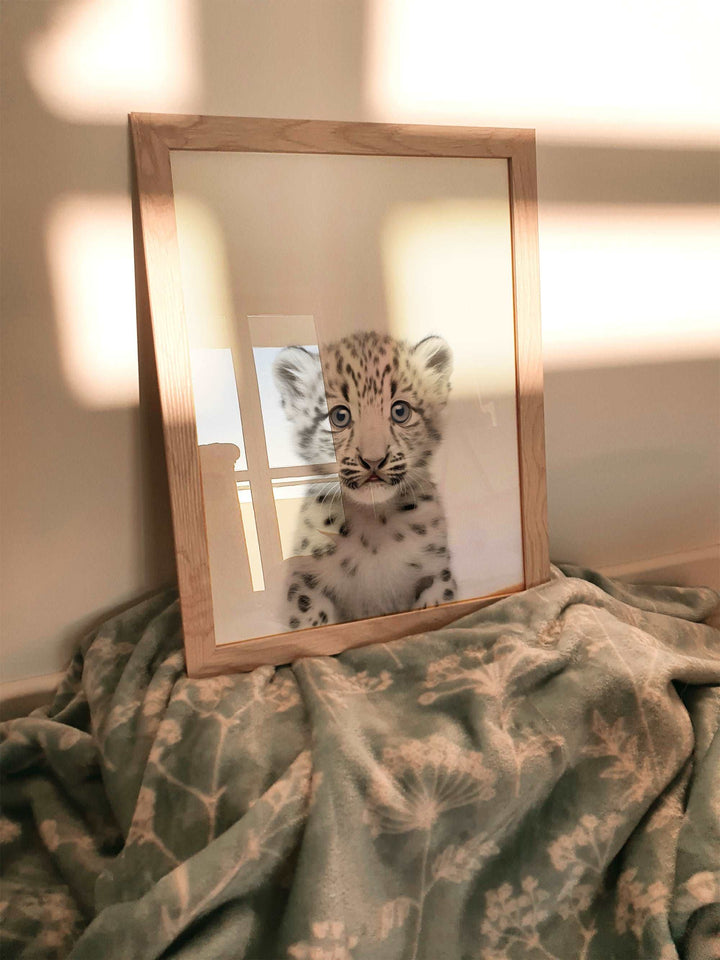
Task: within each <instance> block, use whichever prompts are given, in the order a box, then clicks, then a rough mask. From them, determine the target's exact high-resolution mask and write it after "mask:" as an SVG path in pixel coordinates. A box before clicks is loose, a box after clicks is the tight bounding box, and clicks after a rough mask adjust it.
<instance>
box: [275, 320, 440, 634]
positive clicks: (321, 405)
mask: <svg viewBox="0 0 720 960" xmlns="http://www.w3.org/2000/svg"><path fill="white" fill-rule="evenodd" d="M451 368H452V356H451V352H450V348H449V346H448V344H447V343H446V342H445V341H444V340H443V339H442V338H441V337H437V336H431V337H426V338H425V339H424V340H421V341H420V342H419V343H417V344H415V346H412V345H411V344H409V343H407V342H405V341H399V340H395V339H393V338H392V337H389V336H382V335H380V334H377V333H374V332H368V333H357V334H353V335H352V336H348V337H345V338H344V339H343V340H339V341H338V342H337V343H332V344H330V345H329V346H327V347H325V348H324V349H323V365H322V367H321V361H320V358H319V357H318V356H317V355H316V354H312V353H310V352H308V351H307V350H305V349H304V348H303V347H286V348H285V349H283V350H282V351H281V352H280V353H279V354H278V356H277V358H276V360H275V363H274V366H273V375H274V379H275V383H276V385H277V387H278V390H279V392H280V398H281V401H282V405H283V409H284V411H285V414H286V416H287V418H288V420H289V421H290V422H291V424H292V425H293V427H294V440H295V445H296V448H297V451H298V453H299V454H300V456H301V457H302V459H303V460H304V461H305V462H306V463H323V462H327V461H332V460H337V463H338V466H339V486H338V484H337V482H335V484H331V483H329V484H328V485H327V486H326V487H323V488H321V492H319V494H318V495H316V496H315V497H309V498H307V499H306V501H305V503H304V505H303V508H302V512H301V518H300V524H299V530H298V534H297V542H296V544H295V552H296V556H294V557H293V558H292V559H291V560H290V561H289V564H290V569H291V575H290V579H289V581H288V590H287V623H288V625H289V627H290V628H291V629H300V628H303V627H314V626H319V625H321V624H325V623H338V622H341V621H345V620H360V619H363V618H365V617H373V616H380V615H381V614H387V613H395V612H397V611H400V610H410V609H420V608H423V607H429V606H437V605H438V604H441V603H448V602H449V601H451V600H454V599H455V593H456V587H455V581H454V580H453V575H452V572H451V567H450V557H449V553H448V546H447V532H446V524H445V516H444V513H443V508H442V504H441V502H440V498H439V495H438V491H437V487H436V485H435V483H434V482H433V479H432V475H431V473H430V461H431V458H432V455H433V452H434V450H435V449H436V447H437V446H438V444H439V442H440V439H441V434H440V414H441V412H442V410H443V408H444V407H445V404H446V402H447V398H448V393H449V390H450V372H451ZM328 411H329V412H328Z"/></svg>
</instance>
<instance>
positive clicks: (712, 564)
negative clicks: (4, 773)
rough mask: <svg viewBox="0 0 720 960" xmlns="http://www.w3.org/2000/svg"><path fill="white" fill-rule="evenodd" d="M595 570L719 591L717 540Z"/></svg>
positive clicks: (10, 689)
mask: <svg viewBox="0 0 720 960" xmlns="http://www.w3.org/2000/svg"><path fill="white" fill-rule="evenodd" d="M598 571H599V572H600V573H602V574H604V576H606V577H614V578H617V579H618V580H625V581H628V582H631V583H632V582H635V583H667V584H674V585H676V586H680V587H712V588H713V589H714V590H719V591H720V544H714V545H712V546H710V547H703V548H702V549H700V550H687V551H685V552H684V553H673V554H668V555H666V556H662V557H651V558H650V559H647V560H633V561H632V562H631V563H616V564H608V565H606V566H600V567H599V568H598ZM63 676H64V673H48V674H45V675H44V676H40V677H27V678H25V679H24V680H13V681H10V682H9V683H0V720H9V719H12V718H13V717H24V716H27V714H28V713H29V712H30V711H31V710H34V709H35V707H39V706H42V705H43V704H45V703H49V702H50V700H51V699H52V696H53V693H54V692H55V690H56V688H57V686H58V684H59V683H60V681H61V680H62V678H63Z"/></svg>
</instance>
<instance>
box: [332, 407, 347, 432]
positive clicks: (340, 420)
mask: <svg viewBox="0 0 720 960" xmlns="http://www.w3.org/2000/svg"><path fill="white" fill-rule="evenodd" d="M351 420H352V415H351V413H350V410H349V408H348V407H345V406H343V404H342V403H339V404H338V405H337V406H336V407H333V408H332V410H331V411H330V423H331V424H332V425H333V426H334V427H337V428H338V429H339V430H342V428H343V427H347V426H349V424H350V421H351Z"/></svg>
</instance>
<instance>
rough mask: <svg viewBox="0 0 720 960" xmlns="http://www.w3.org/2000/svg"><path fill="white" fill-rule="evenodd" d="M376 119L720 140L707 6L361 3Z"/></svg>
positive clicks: (717, 19)
mask: <svg viewBox="0 0 720 960" xmlns="http://www.w3.org/2000/svg"><path fill="white" fill-rule="evenodd" d="M368 11H369V12H368V29H367V38H366V40H367V42H366V47H367V59H366V69H365V77H366V90H367V95H368V100H369V105H370V107H371V109H372V111H373V119H377V120H395V121H398V120H402V121H403V122H425V123H433V122H434V123H467V124H470V125H478V126H527V127H534V128H537V129H538V130H539V131H542V134H543V136H545V137H549V136H553V137H557V138H568V139H572V140H573V141H577V140H582V139H591V140H612V141H617V140H622V141H625V142H629V141H642V142H644V143H647V142H649V141H670V142H672V141H678V140H688V139H691V140H693V141H694V142H708V143H710V142H716V138H717V136H718V133H720V123H719V122H718V118H720V86H719V85H718V82H717V49H716V48H717V38H718V35H720V6H718V4H717V3H714V2H713V0H689V2H688V3H685V4H677V3H671V2H669V0H660V2H658V0H636V2H635V3H627V2H626V0H609V2H607V3H604V4H603V5H602V7H597V6H594V5H591V4H585V5H582V4H577V3H576V2H572V0H550V2H549V3H536V2H531V0H525V2H521V3H512V4H502V3H493V4H479V3H468V2H467V0H445V3H443V5H442V8H440V6H439V5H438V3H437V2H436V0H369V5H368Z"/></svg>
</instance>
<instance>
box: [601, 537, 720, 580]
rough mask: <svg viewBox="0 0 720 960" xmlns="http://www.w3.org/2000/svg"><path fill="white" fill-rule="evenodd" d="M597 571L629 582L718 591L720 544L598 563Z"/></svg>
mask: <svg viewBox="0 0 720 960" xmlns="http://www.w3.org/2000/svg"><path fill="white" fill-rule="evenodd" d="M598 572H599V573H602V574H603V575H604V576H606V577H613V578H616V579H617V580H625V581H626V582H629V583H632V582H635V583H663V584H672V585H673V586H678V587H712V588H713V590H720V543H715V544H712V545H711V546H709V547H702V548H701V549H699V550H686V551H684V552H683V553H671V554H666V555H665V556H662V557H651V558H649V559H647V560H633V561H632V562H631V563H616V564H607V565H601V566H599V567H598Z"/></svg>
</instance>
